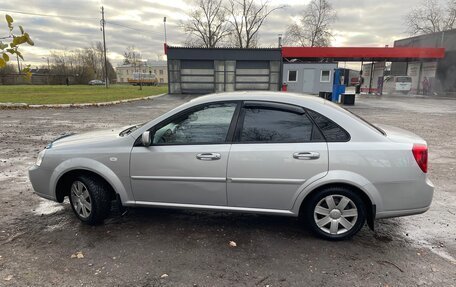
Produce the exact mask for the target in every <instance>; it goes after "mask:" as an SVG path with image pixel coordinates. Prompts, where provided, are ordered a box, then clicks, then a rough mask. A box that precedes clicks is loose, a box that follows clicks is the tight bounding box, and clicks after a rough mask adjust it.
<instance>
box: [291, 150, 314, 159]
mask: <svg viewBox="0 0 456 287" xmlns="http://www.w3.org/2000/svg"><path fill="white" fill-rule="evenodd" d="M293 158H295V159H301V160H310V159H319V158H320V154H319V153H318V152H314V151H308V152H295V153H294V154H293Z"/></svg>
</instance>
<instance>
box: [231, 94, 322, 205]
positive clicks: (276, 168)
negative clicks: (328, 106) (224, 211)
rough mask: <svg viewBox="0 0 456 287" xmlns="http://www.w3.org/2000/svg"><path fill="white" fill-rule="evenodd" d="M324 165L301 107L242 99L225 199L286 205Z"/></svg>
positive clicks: (319, 141)
mask: <svg viewBox="0 0 456 287" xmlns="http://www.w3.org/2000/svg"><path fill="white" fill-rule="evenodd" d="M327 171H328V148H327V144H326V141H325V140H324V138H323V136H322V135H321V133H320V131H319V129H318V128H317V127H316V126H315V124H314V123H313V121H312V120H311V119H310V117H309V116H308V115H307V113H306V111H305V110H304V109H303V108H302V107H298V106H292V105H286V104H280V103H271V102H244V104H243V107H242V109H241V112H240V116H239V121H238V125H237V127H236V135H235V142H234V143H233V145H232V147H231V152H230V158H229V162H228V171H227V180H228V183H227V195H228V205H229V206H234V207H247V208H261V209H276V210H290V209H291V208H292V206H293V203H294V200H295V199H296V196H297V194H298V192H299V191H300V189H301V187H302V186H303V185H304V184H305V183H306V182H307V181H308V180H311V179H312V180H315V179H317V178H321V177H323V176H325V175H326V173H327Z"/></svg>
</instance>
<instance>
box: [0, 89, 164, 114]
mask: <svg viewBox="0 0 456 287" xmlns="http://www.w3.org/2000/svg"><path fill="white" fill-rule="evenodd" d="M165 95H167V93H164V94H158V95H155V96H147V97H142V98H133V99H127V100H118V101H112V102H101V103H81V104H44V105H30V104H27V103H0V110H1V109H42V108H58V109H62V108H85V107H103V106H110V105H117V104H123V103H130V102H136V101H142V100H152V99H156V98H159V97H163V96H165Z"/></svg>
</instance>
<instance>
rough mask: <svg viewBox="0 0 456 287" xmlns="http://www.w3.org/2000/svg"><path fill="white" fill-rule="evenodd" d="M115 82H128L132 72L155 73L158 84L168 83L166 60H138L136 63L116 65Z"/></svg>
mask: <svg viewBox="0 0 456 287" xmlns="http://www.w3.org/2000/svg"><path fill="white" fill-rule="evenodd" d="M116 73H117V83H120V84H125V83H128V79H133V78H134V74H138V73H143V74H147V73H149V74H155V75H156V76H157V78H158V82H159V83H160V84H167V83H168V66H167V63H166V61H152V60H147V61H139V62H137V63H136V64H126V65H121V66H118V67H116Z"/></svg>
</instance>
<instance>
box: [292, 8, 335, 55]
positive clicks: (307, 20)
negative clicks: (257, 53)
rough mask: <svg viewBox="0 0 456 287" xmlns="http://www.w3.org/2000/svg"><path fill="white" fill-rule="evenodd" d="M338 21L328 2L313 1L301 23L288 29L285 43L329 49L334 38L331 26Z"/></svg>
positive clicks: (306, 9) (300, 20)
mask: <svg viewBox="0 0 456 287" xmlns="http://www.w3.org/2000/svg"><path fill="white" fill-rule="evenodd" d="M336 19H337V14H336V11H335V10H334V8H333V7H332V5H331V3H329V1H328V0H312V1H311V2H310V3H309V4H308V5H307V6H306V8H305V10H304V14H303V15H302V17H301V18H300V19H299V23H294V24H291V25H290V26H288V27H287V31H286V34H285V39H284V42H285V43H287V44H289V45H299V46H308V47H327V46H329V45H330V44H331V38H333V34H332V32H331V26H332V24H333V23H334V22H335V21H336Z"/></svg>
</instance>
